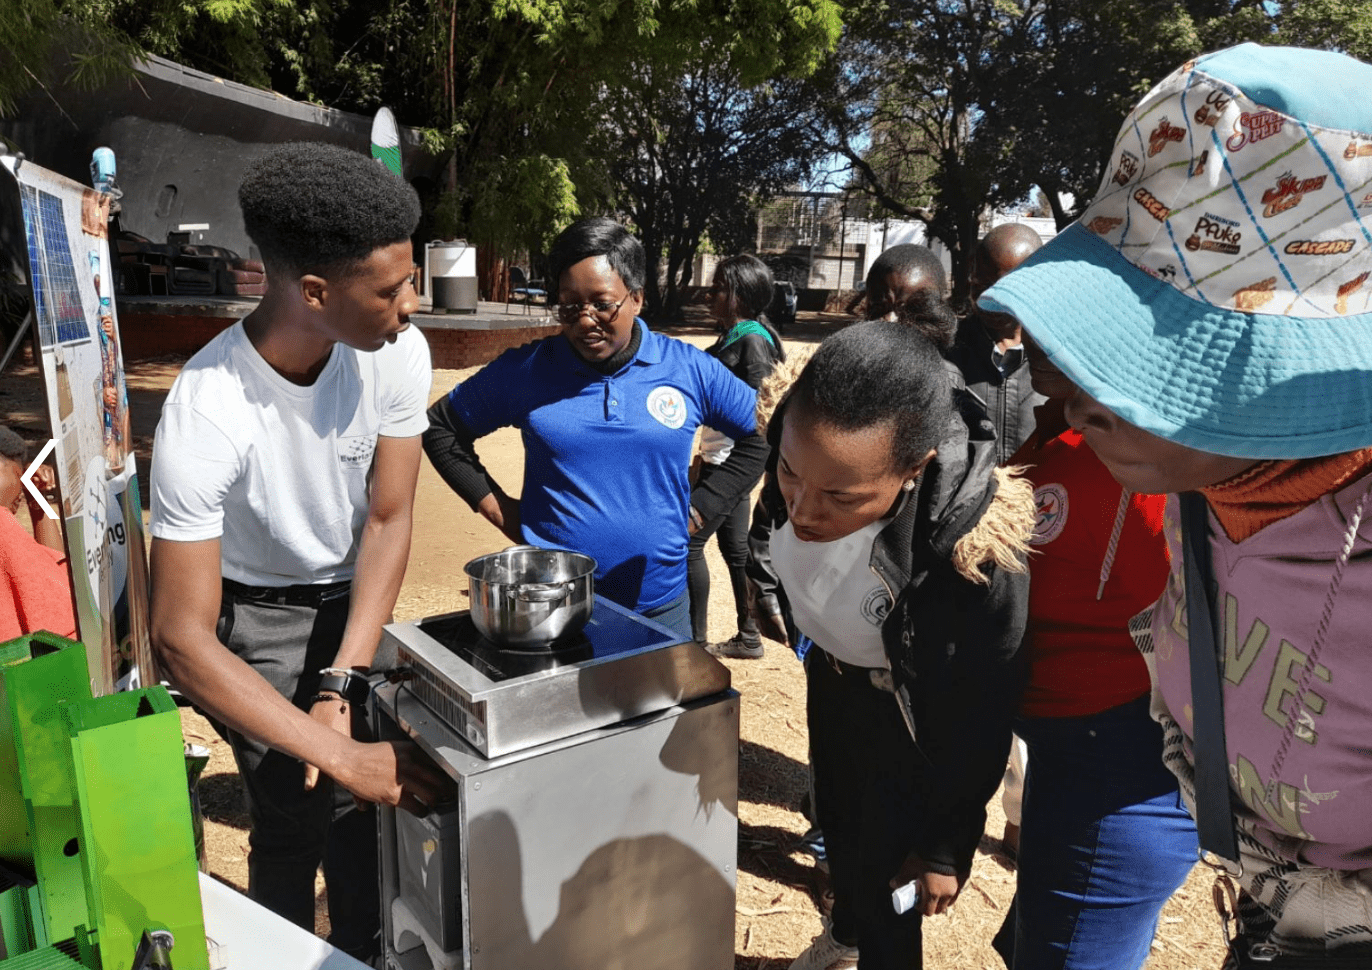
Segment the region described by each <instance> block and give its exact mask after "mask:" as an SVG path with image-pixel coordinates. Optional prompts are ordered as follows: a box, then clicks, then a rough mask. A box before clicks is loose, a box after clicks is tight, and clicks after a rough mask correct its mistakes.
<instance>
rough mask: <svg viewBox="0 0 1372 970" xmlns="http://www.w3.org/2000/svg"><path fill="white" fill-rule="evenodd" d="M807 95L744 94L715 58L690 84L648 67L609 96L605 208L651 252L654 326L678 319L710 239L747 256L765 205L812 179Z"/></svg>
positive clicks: (796, 90) (706, 59)
mask: <svg viewBox="0 0 1372 970" xmlns="http://www.w3.org/2000/svg"><path fill="white" fill-rule="evenodd" d="M801 94H802V92H801V89H800V87H799V85H798V84H797V83H795V82H794V81H789V80H785V79H781V80H778V81H776V82H774V83H772V84H767V85H759V86H754V87H751V88H750V87H748V86H746V84H745V82H744V80H743V71H742V70H741V69H738V68H735V66H734V64H733V62H732V60H731V58H730V56H729V55H728V53H727V51H726V52H720V51H717V50H715V49H714V48H713V47H708V48H706V49H705V50H703V51H700V52H699V53H698V55H697V57H696V59H695V60H694V61H693V62H691V63H690V64H688V65H687V66H686V69H685V71H684V72H678V71H670V70H665V69H657V68H654V67H651V66H649V65H647V64H644V65H640V66H639V69H638V71H637V73H636V75H635V76H633V77H632V78H630V79H629V80H628V81H627V82H626V83H625V84H623V85H622V86H620V87H618V88H615V89H610V90H607V91H606V92H605V93H604V95H603V97H602V100H601V109H600V113H601V115H602V116H603V117H604V118H605V119H606V122H605V123H606V128H607V133H610V134H611V135H612V137H611V138H610V139H609V140H608V141H607V142H606V144H605V146H604V147H605V148H606V149H607V150H608V152H607V153H608V156H609V160H610V170H609V171H610V175H611V181H610V184H609V186H608V194H607V195H606V197H605V200H604V204H605V207H607V208H610V209H612V210H614V211H619V212H622V213H624V214H626V215H628V216H629V218H630V219H631V220H632V222H633V223H634V225H635V227H636V228H637V229H638V231H639V235H640V237H641V238H642V240H643V245H644V248H645V249H646V250H647V253H648V260H649V272H648V284H647V311H646V312H647V313H648V315H650V316H657V315H672V314H674V313H675V312H676V310H677V307H678V296H677V294H678V292H679V290H680V288H681V287H683V286H685V285H687V284H689V283H690V274H691V267H692V263H693V261H694V259H695V255H696V253H697V252H699V250H700V247H701V243H702V240H703V239H704V238H705V237H706V236H707V235H708V236H709V238H710V239H711V240H712V245H713V246H714V247H715V248H716V250H717V251H719V252H724V253H733V252H739V251H741V250H743V249H746V248H749V247H750V245H751V243H752V241H753V237H754V233H755V227H754V225H753V221H752V220H753V213H754V212H755V211H756V208H757V206H758V204H759V202H761V201H764V200H765V199H766V198H768V197H769V196H770V195H772V194H774V193H775V192H777V191H779V190H780V189H782V188H785V187H787V186H788V185H791V184H794V183H795V182H797V181H799V180H800V179H802V178H804V176H805V175H806V173H807V171H808V168H809V165H810V163H811V161H812V160H813V159H814V158H815V157H816V154H817V153H816V151H815V149H814V145H813V141H812V138H811V136H810V134H809V127H810V121H811V120H812V116H813V110H812V108H811V107H810V106H809V105H807V103H806V102H805V100H804V99H803V97H802V96H801ZM660 271H661V275H662V276H663V277H665V279H664V282H665V287H662V286H660V285H659V275H660Z"/></svg>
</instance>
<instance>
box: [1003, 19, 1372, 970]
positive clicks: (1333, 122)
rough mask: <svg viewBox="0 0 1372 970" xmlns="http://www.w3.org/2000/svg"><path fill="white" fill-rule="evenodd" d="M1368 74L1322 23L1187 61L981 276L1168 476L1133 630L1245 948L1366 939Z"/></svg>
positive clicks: (1370, 552)
mask: <svg viewBox="0 0 1372 970" xmlns="http://www.w3.org/2000/svg"><path fill="white" fill-rule="evenodd" d="M1369 88H1372V66H1369V65H1367V64H1363V63H1361V62H1359V61H1356V60H1353V59H1352V58H1350V57H1347V56H1345V55H1342V54H1336V53H1332V52H1328V51H1313V50H1302V49H1299V48H1289V47H1263V46H1258V45H1256V44H1244V45H1241V46H1238V47H1233V48H1229V49H1227V50H1222V51H1219V52H1216V53H1212V54H1207V55H1205V56H1202V57H1199V58H1196V59H1195V60H1192V61H1188V62H1187V63H1186V64H1184V65H1182V66H1181V67H1180V68H1179V69H1178V70H1176V71H1174V72H1173V73H1172V74H1171V75H1169V76H1168V77H1166V78H1165V79H1163V80H1162V81H1161V82H1159V83H1158V85H1157V86H1156V87H1154V88H1153V89H1152V90H1151V91H1150V92H1149V93H1148V94H1147V95H1146V96H1145V97H1144V98H1143V100H1142V101H1141V102H1140V103H1139V105H1138V106H1137V107H1136V108H1135V109H1134V111H1133V112H1132V113H1131V115H1130V117H1128V118H1127V119H1126V120H1125V123H1124V125H1123V127H1122V128H1121V131H1120V135H1119V140H1118V143H1117V145H1116V148H1115V150H1114V152H1113V153H1112V161H1113V164H1112V165H1111V166H1110V167H1109V168H1107V170H1106V173H1105V176H1104V178H1103V179H1102V183H1101V188H1100V191H1099V192H1098V193H1097V196H1096V198H1095V200H1093V201H1092V203H1091V204H1090V205H1089V206H1088V207H1087V208H1086V210H1085V212H1084V213H1083V214H1082V217H1081V219H1080V220H1079V221H1078V222H1077V223H1076V224H1075V225H1072V226H1069V227H1068V228H1067V229H1065V230H1064V231H1063V232H1062V233H1061V234H1060V235H1059V236H1058V237H1057V238H1056V239H1054V240H1053V241H1052V242H1050V243H1048V244H1047V245H1045V246H1044V248H1043V249H1042V250H1041V251H1040V252H1038V253H1036V254H1035V255H1034V256H1033V257H1031V258H1030V259H1029V260H1028V261H1027V262H1026V263H1025V264H1024V265H1023V266H1021V267H1020V268H1019V269H1018V270H1016V271H1015V272H1014V273H1012V274H1010V275H1009V276H1007V277H1006V278H1005V279H1003V280H1001V281H1000V282H999V283H997V284H996V285H995V286H993V287H991V288H990V289H989V290H987V291H986V293H984V294H983V295H982V298H981V302H982V304H983V305H985V306H986V307H987V308H988V309H990V310H993V311H996V312H1001V313H1011V314H1013V315H1014V316H1015V317H1016V318H1017V319H1018V320H1019V321H1020V322H1021V323H1022V325H1023V326H1024V329H1025V331H1026V332H1027V333H1028V334H1029V335H1030V336H1031V337H1032V338H1033V340H1034V341H1035V343H1036V344H1038V345H1039V346H1040V347H1042V348H1043V351H1044V354H1045V355H1046V357H1047V358H1048V359H1049V360H1050V361H1052V363H1053V364H1054V365H1055V366H1056V367H1058V368H1059V369H1060V370H1061V371H1062V372H1063V374H1064V375H1066V377H1067V379H1068V380H1070V381H1071V382H1072V384H1073V385H1074V388H1073V392H1072V395H1071V397H1070V398H1069V399H1068V400H1067V405H1066V410H1065V417H1066V419H1067V421H1068V422H1069V424H1070V425H1071V426H1072V427H1073V428H1074V429H1076V430H1077V431H1079V432H1080V433H1081V435H1082V437H1083V439H1084V441H1085V443H1086V444H1087V445H1089V446H1090V448H1091V449H1092V451H1094V452H1095V454H1096V455H1097V456H1099V458H1100V460H1101V461H1102V462H1103V463H1104V465H1105V466H1106V468H1108V469H1109V470H1110V473H1111V475H1112V476H1113V477H1114V478H1115V480H1116V481H1118V482H1119V483H1120V484H1121V485H1123V486H1124V487H1125V488H1127V489H1129V490H1130V491H1131V492H1134V493H1140V494H1149V495H1167V504H1166V509H1165V511H1164V514H1163V535H1164V536H1165V538H1166V540H1167V544H1168V549H1169V551H1170V555H1171V566H1170V571H1169V573H1168V577H1167V582H1166V584H1165V586H1164V589H1163V593H1162V596H1161V598H1160V599H1159V600H1158V602H1157V604H1156V605H1155V607H1154V608H1153V611H1152V616H1151V621H1150V622H1148V623H1143V624H1139V625H1136V626H1134V627H1133V628H1132V630H1133V632H1134V634H1135V640H1136V642H1137V643H1138V644H1139V647H1140V649H1141V650H1142V652H1143V655H1144V658H1145V660H1146V661H1147V662H1148V664H1149V666H1150V671H1151V673H1152V686H1153V694H1152V700H1153V715H1154V717H1155V718H1156V719H1157V720H1158V721H1159V723H1160V724H1161V726H1162V731H1163V748H1162V750H1163V759H1164V762H1165V763H1166V764H1167V766H1168V767H1169V768H1170V769H1171V770H1172V772H1173V773H1174V774H1175V775H1176V776H1177V779H1178V781H1179V784H1180V787H1181V791H1182V794H1183V796H1184V798H1185V800H1186V803H1187V805H1188V807H1190V808H1191V810H1192V812H1193V814H1194V816H1195V818H1196V828H1197V831H1198V836H1199V842H1200V845H1201V847H1202V848H1203V849H1205V850H1207V851H1208V852H1211V853H1214V854H1217V855H1222V856H1223V857H1224V858H1227V859H1228V860H1230V863H1238V865H1226V866H1223V867H1220V868H1221V873H1220V874H1219V875H1217V877H1216V879H1217V884H1216V887H1215V889H1216V899H1217V900H1218V901H1224V900H1226V899H1227V898H1228V897H1229V896H1230V894H1231V893H1233V891H1234V886H1233V882H1235V881H1236V882H1237V883H1238V884H1239V888H1240V896H1239V898H1238V905H1237V916H1238V919H1237V921H1234V920H1232V919H1231V918H1230V917H1229V915H1226V919H1225V923H1226V931H1227V932H1226V936H1228V935H1229V933H1228V931H1233V933H1234V936H1233V938H1232V939H1230V940H1227V941H1226V942H1227V943H1228V945H1229V955H1228V959H1227V962H1226V966H1229V967H1235V966H1244V967H1254V966H1274V967H1277V966H1288V965H1289V966H1292V967H1295V966H1301V967H1328V968H1331V970H1333V968H1350V970H1351V968H1353V967H1359V968H1361V967H1367V966H1369V965H1372V814H1369V812H1368V810H1367V805H1368V802H1369V800H1370V799H1372V746H1369V745H1368V737H1369V736H1370V735H1372V708H1370V707H1369V704H1368V696H1369V695H1368V691H1369V687H1368V685H1369V684H1372V653H1369V650H1368V630H1369V628H1372V606H1370V605H1369V604H1372V519H1370V518H1369V516H1368V512H1369V511H1372V380H1369V373H1372V290H1369V288H1368V286H1367V282H1368V280H1369V279H1372V246H1369V244H1368V234H1367V227H1366V225H1365V224H1364V221H1363V211H1364V210H1362V209H1360V208H1359V206H1360V205H1362V204H1364V203H1365V202H1366V199H1365V196H1366V194H1367V191H1368V188H1367V185H1368V182H1369V180H1372V149H1369V148H1368V146H1369V145H1370V144H1372V142H1369V139H1368V138H1367V136H1366V135H1365V134H1361V133H1365V132H1372V103H1370V102H1369V101H1368V98H1367V91H1368V90H1369ZM1161 119H1170V120H1169V121H1167V122H1166V123H1160V122H1161ZM1141 138H1142V142H1141V141H1140V139H1141ZM1030 783H1031V784H1033V781H1032V774H1031V782H1030ZM1209 861H1214V857H1213V856H1211V857H1210V858H1209ZM1225 909H1226V911H1227V910H1228V909H1229V905H1228V903H1227V902H1226V903H1225Z"/></svg>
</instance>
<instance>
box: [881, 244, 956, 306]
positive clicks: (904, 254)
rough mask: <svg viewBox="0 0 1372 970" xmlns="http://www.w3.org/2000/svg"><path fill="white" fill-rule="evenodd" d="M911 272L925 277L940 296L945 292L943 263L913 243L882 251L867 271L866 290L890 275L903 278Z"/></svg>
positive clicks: (946, 277) (946, 285)
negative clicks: (894, 274)
mask: <svg viewBox="0 0 1372 970" xmlns="http://www.w3.org/2000/svg"><path fill="white" fill-rule="evenodd" d="M912 272H917V273H918V274H919V275H921V276H925V277H927V278H928V279H929V281H930V282H931V283H933V284H934V285H935V286H936V287H937V289H938V293H939V295H940V296H942V295H943V294H944V293H945V292H947V290H948V274H947V273H945V272H944V271H943V263H941V262H939V258H938V257H937V256H935V255H934V251H933V250H932V249H930V248H929V247H928V246H916V245H915V244H914V243H902V244H901V245H899V246H892V247H891V248H890V249H887V250H885V251H883V252H882V254H881V255H880V256H878V257H877V259H876V262H874V263H873V264H872V268H871V269H869V270H868V271H867V289H869V290H871V289H874V288H875V286H876V284H877V282H879V281H880V280H883V279H885V278H886V277H887V276H890V275H891V274H892V273H899V274H900V275H902V276H904V275H906V274H908V273H912Z"/></svg>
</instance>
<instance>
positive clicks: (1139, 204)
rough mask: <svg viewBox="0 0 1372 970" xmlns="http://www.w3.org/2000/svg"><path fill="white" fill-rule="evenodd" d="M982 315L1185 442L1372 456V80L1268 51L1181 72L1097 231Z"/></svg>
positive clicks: (1139, 123)
mask: <svg viewBox="0 0 1372 970" xmlns="http://www.w3.org/2000/svg"><path fill="white" fill-rule="evenodd" d="M980 303H981V305H982V306H984V307H987V308H988V309H992V310H998V311H1001V312H1005V313H1011V314H1013V315H1015V316H1016V317H1018V318H1019V320H1020V322H1021V323H1022V324H1023V325H1024V327H1025V329H1026V330H1028V331H1029V333H1030V334H1031V335H1032V336H1033V338H1034V340H1035V341H1036V342H1037V343H1038V344H1039V345H1041V346H1042V347H1043V348H1044V350H1045V351H1046V352H1047V354H1048V356H1049V357H1050V358H1051V359H1052V360H1053V362H1054V363H1055V364H1057V366H1058V367H1060V368H1061V369H1062V370H1063V372H1064V373H1066V374H1067V376H1068V377H1069V378H1071V380H1072V381H1073V382H1075V383H1076V384H1077V386H1079V387H1081V388H1082V389H1084V390H1085V391H1086V392H1087V393H1088V394H1090V395H1091V396H1092V397H1094V398H1096V400H1098V401H1100V402H1101V403H1102V404H1103V405H1105V406H1106V407H1108V408H1109V409H1110V410H1112V411H1114V412H1115V413H1116V414H1118V415H1119V416H1120V417H1122V418H1124V419H1125V420H1126V421H1129V422H1131V423H1132V424H1135V425H1138V426H1139V427H1141V428H1144V429H1145V430H1147V431H1151V432H1152V433H1153V434H1156V435H1159V436H1160V437H1163V438H1166V439H1168V440H1170V441H1174V442H1177V443H1178V444H1182V445H1187V446H1189V447H1192V448H1198V449H1201V450H1203V451H1209V452H1214V453H1217V454H1222V455H1231V456H1234V457H1243V458H1308V457H1314V456H1317V455H1328V454H1337V453H1339V452H1343V451H1350V450H1353V449H1356V448H1362V447H1366V446H1369V445H1372V67H1369V66H1368V65H1366V64H1363V63H1361V62H1360V61H1356V60H1353V59H1352V58H1349V57H1346V56H1344V55H1342V54H1333V53H1328V52H1324V51H1312V50H1302V49H1298V48H1289V47H1261V46H1258V45H1256V44H1244V45H1241V46H1239V47H1232V48H1229V49H1228V50H1223V51H1219V52H1217V53H1214V54H1208V55H1206V56H1204V57H1201V58H1198V59H1197V60H1194V61H1191V62H1189V63H1187V64H1184V65H1182V67H1181V68H1179V69H1178V70H1177V71H1175V72H1174V73H1173V74H1172V75H1171V76H1169V77H1168V78H1167V79H1166V80H1164V81H1163V82H1162V83H1161V84H1159V85H1158V86H1157V87H1155V88H1154V89H1153V90H1152V91H1151V92H1149V94H1148V95H1147V97H1145V98H1144V99H1143V101H1142V103H1140V104H1139V106H1138V107H1137V108H1135V109H1134V111H1133V113H1132V114H1131V115H1130V116H1129V117H1128V119H1126V121H1125V123H1124V127H1123V128H1122V129H1121V130H1120V134H1119V137H1118V139H1117V140H1116V143H1115V147H1114V152H1113V154H1112V156H1111V162H1110V165H1109V167H1108V168H1107V170H1106V173H1105V177H1104V179H1103V181H1102V182H1101V187H1100V190H1099V191H1098V192H1097V194H1096V198H1095V200H1094V201H1093V202H1092V203H1091V205H1090V206H1089V207H1088V208H1087V209H1086V211H1085V212H1084V213H1083V215H1082V217H1081V219H1080V220H1078V221H1077V222H1076V223H1074V224H1073V225H1071V226H1069V227H1068V228H1067V229H1065V230H1064V231H1063V232H1062V233H1061V234H1059V235H1058V237H1057V238H1055V239H1054V240H1052V241H1051V242H1049V243H1048V244H1047V245H1046V246H1044V247H1043V248H1042V249H1041V250H1039V251H1038V252H1037V253H1035V254H1034V255H1033V256H1032V257H1030V259H1029V260H1027V261H1026V262H1025V263H1024V264H1023V265H1022V266H1021V267H1020V268H1019V269H1018V270H1016V271H1015V272H1013V273H1011V274H1010V275H1008V276H1006V277H1005V278H1004V279H1002V280H1001V281H1000V282H998V283H997V284H996V285H995V286H993V287H991V288H990V289H989V290H987V292H986V293H985V294H983V295H982V297H981V300H980Z"/></svg>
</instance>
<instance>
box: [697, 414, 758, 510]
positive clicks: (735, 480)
mask: <svg viewBox="0 0 1372 970" xmlns="http://www.w3.org/2000/svg"><path fill="white" fill-rule="evenodd" d="M770 453H771V447H770V446H769V445H768V444H767V441H766V439H765V438H763V437H762V435H760V434H758V433H757V432H756V431H754V432H753V433H752V434H750V435H748V436H747V437H744V438H739V439H737V440H736V441H735V442H734V448H733V451H731V452H729V457H728V458H726V459H725V460H724V464H722V465H720V466H719V467H718V468H717V469H716V470H715V473H714V474H713V475H710V476H708V477H707V478H706V479H704V480H698V481H697V482H696V485H695V487H694V488H693V489H691V506H692V507H693V508H694V509H695V510H696V511H697V512H699V513H700V517H701V519H702V520H704V521H707V522H708V521H709V520H710V519H713V518H714V517H715V516H717V515H723V514H725V513H726V512H729V511H730V510H732V509H733V508H734V506H736V505H738V503H739V502H741V501H743V499H744V498H745V497H746V496H747V494H748V493H749V492H750V491H752V489H753V486H754V485H756V484H757V480H758V479H759V478H761V477H762V471H763V468H764V467H765V466H766V464H767V456H768V454H770Z"/></svg>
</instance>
